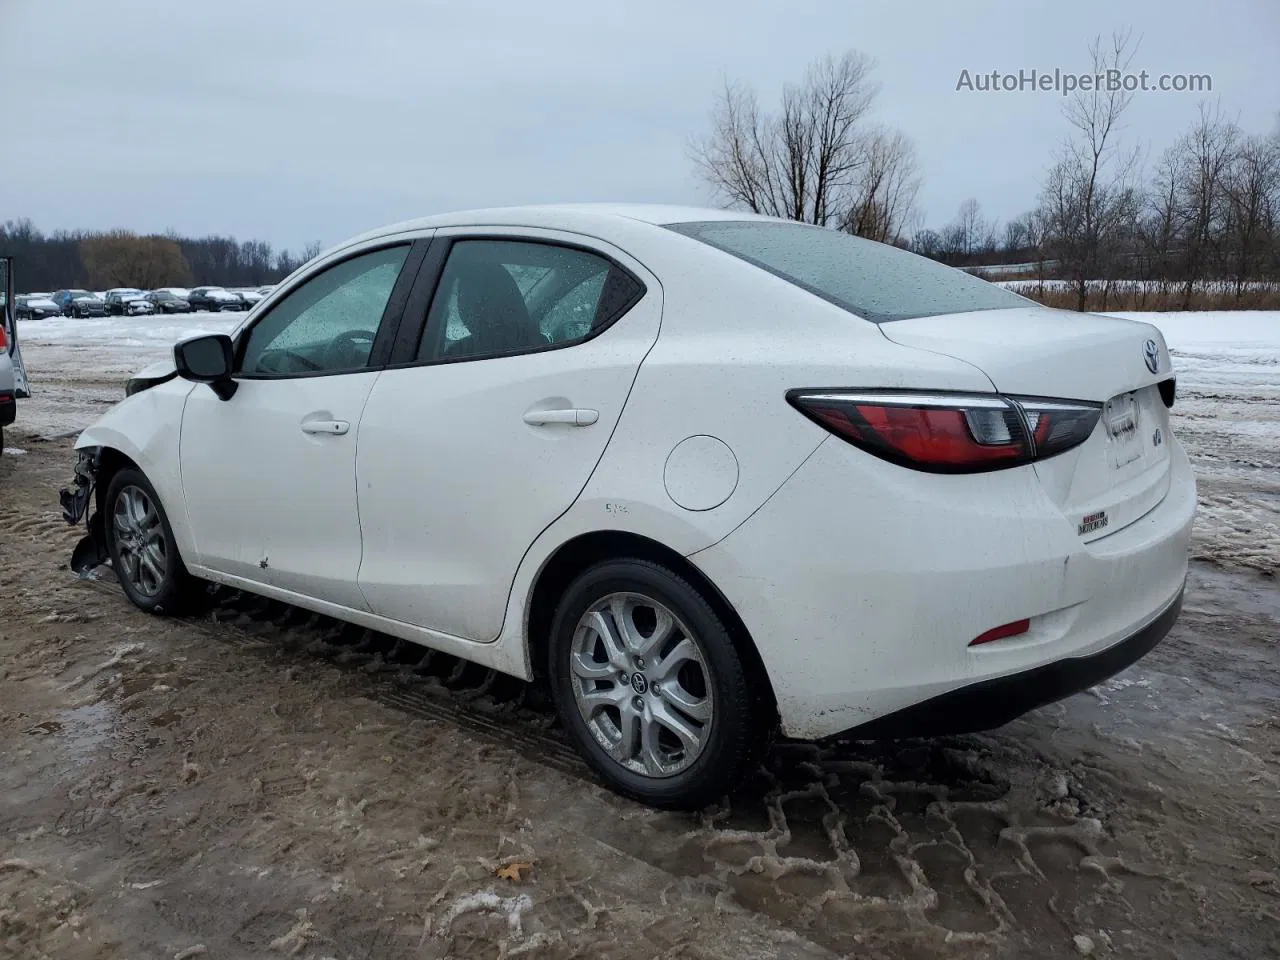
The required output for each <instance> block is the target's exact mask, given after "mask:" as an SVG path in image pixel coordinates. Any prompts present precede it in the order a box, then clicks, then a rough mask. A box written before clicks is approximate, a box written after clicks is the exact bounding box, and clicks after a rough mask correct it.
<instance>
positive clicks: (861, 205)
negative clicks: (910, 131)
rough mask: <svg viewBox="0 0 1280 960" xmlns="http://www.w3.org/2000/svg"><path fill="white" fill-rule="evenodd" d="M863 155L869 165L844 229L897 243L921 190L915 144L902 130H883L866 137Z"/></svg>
mask: <svg viewBox="0 0 1280 960" xmlns="http://www.w3.org/2000/svg"><path fill="white" fill-rule="evenodd" d="M863 153H864V157H865V160H866V162H865V165H864V166H863V168H862V172H861V176H859V178H858V180H857V182H856V183H855V184H854V185H853V189H852V191H851V192H850V201H851V202H850V205H849V207H848V210H847V212H846V213H845V216H844V220H843V222H842V223H841V224H840V226H841V228H842V229H844V230H846V231H848V232H849V233H852V234H854V235H856V236H859V237H867V238H868V239H870V240H879V241H880V242H881V243H895V242H897V241H898V240H899V239H900V238H901V236H902V233H903V230H904V228H905V227H906V223H907V220H908V218H909V217H910V216H911V212H912V210H913V208H914V207H915V201H916V193H917V192H918V191H919V190H920V177H919V175H918V174H917V172H916V156H915V145H914V144H912V142H911V140H910V138H909V137H907V136H906V135H905V134H903V133H901V132H899V131H896V130H889V129H884V128H880V129H876V130H871V131H869V132H867V133H866V134H865V135H864V136H863Z"/></svg>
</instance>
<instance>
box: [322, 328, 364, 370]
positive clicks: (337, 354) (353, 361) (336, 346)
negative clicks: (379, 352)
mask: <svg viewBox="0 0 1280 960" xmlns="http://www.w3.org/2000/svg"><path fill="white" fill-rule="evenodd" d="M375 336H376V334H375V333H374V331H372V330H347V331H344V332H343V333H340V334H338V335H337V336H336V337H334V338H333V339H332V340H330V341H329V345H328V346H327V347H325V349H324V360H325V363H324V365H325V367H326V368H327V369H330V370H332V369H341V368H343V367H354V366H361V365H363V364H364V363H365V361H366V360H368V358H369V353H370V352H371V351H372V350H373V339H374V337H375ZM365 343H367V344H368V345H369V346H368V348H367V349H362V345H363V344H365Z"/></svg>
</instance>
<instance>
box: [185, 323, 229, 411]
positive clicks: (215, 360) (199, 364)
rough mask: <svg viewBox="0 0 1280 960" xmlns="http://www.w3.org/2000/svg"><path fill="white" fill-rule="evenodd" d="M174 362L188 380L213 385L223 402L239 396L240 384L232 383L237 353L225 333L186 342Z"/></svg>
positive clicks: (194, 338)
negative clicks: (237, 390) (235, 354)
mask: <svg viewBox="0 0 1280 960" xmlns="http://www.w3.org/2000/svg"><path fill="white" fill-rule="evenodd" d="M173 362H174V365H175V366H176V367H177V369H178V376H180V377H182V378H183V379H184V380H192V381H194V382H196V383H207V384H209V386H210V387H211V388H212V389H213V392H214V393H216V394H217V395H218V396H219V398H221V399H223V400H230V399H231V398H232V396H234V395H235V392H236V387H237V386H238V384H237V383H236V382H235V381H234V380H232V379H231V367H232V364H233V362H234V351H233V349H232V346H231V338H230V337H229V336H227V335H226V334H225V333H215V334H207V335H205V336H201V337H192V338H191V339H190V340H183V341H182V342H181V343H179V344H178V345H177V346H175V347H174V348H173Z"/></svg>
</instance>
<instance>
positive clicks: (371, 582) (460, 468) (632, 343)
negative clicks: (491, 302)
mask: <svg viewBox="0 0 1280 960" xmlns="http://www.w3.org/2000/svg"><path fill="white" fill-rule="evenodd" d="M450 234H451V235H453V236H460V237H463V236H467V235H468V231H450ZM503 235H504V237H506V236H510V237H512V238H514V239H520V238H530V239H539V240H548V241H553V240H562V241H565V242H570V243H575V244H583V243H584V238H583V237H581V236H579V235H568V234H562V233H557V232H553V231H546V230H518V229H512V230H509V231H507V232H505V233H504V234H503ZM588 245H589V246H590V248H591V249H594V250H596V251H598V252H601V253H603V254H605V255H607V256H610V257H613V258H614V259H616V260H619V261H621V262H623V263H624V265H625V266H627V267H628V268H629V269H630V270H631V271H632V272H633V273H636V274H637V275H638V276H639V277H640V279H641V280H642V281H644V282H645V284H646V287H647V290H646V293H645V295H644V296H643V297H642V298H641V299H640V301H639V302H638V303H636V304H635V306H633V307H632V308H631V309H630V310H628V311H627V313H626V314H625V315H624V316H622V317H621V318H620V319H619V320H618V321H617V322H616V323H614V324H613V325H612V326H611V327H610V328H609V329H608V330H607V331H605V332H604V333H603V334H602V335H600V336H598V337H595V338H594V339H591V340H588V341H587V342H585V343H582V344H580V345H578V346H575V347H572V348H570V349H565V350H547V351H542V352H537V353H527V354H523V355H518V356H512V357H500V358H496V359H491V360H481V361H472V362H464V363H442V364H433V365H425V366H414V367H408V368H404V369H393V370H387V371H384V372H383V373H382V375H381V376H380V377H379V379H378V382H377V385H376V386H375V387H374V388H373V392H372V394H371V396H370V397H369V402H368V405H367V406H366V408H365V411H364V416H363V417H362V418H361V421H360V436H359V443H358V446H359V456H358V459H357V463H356V476H357V480H358V483H359V489H360V493H359V501H360V524H361V529H362V530H363V532H364V559H363V562H362V564H361V566H360V578H359V579H360V587H361V589H362V590H363V592H364V596H365V598H366V600H367V601H368V603H369V606H370V609H373V610H377V611H379V612H381V613H383V614H385V615H387V616H389V617H392V618H394V619H397V620H401V621H405V622H408V623H412V624H415V625H417V626H422V627H428V628H432V629H435V630H439V631H443V632H445V633H449V634H453V635H456V636H460V637H465V638H467V639H471V640H478V641H492V640H494V639H495V638H496V637H497V636H498V635H499V633H500V632H501V629H502V620H503V613H504V610H505V608H506V599H507V595H508V593H509V592H510V589H511V582H512V580H513V579H514V577H515V573H516V569H517V567H518V566H519V564H520V559H521V557H522V556H523V555H524V553H525V551H526V550H527V549H528V548H529V545H530V544H531V543H532V542H533V541H534V540H535V539H536V538H537V536H538V534H540V533H541V532H542V531H543V530H544V529H545V528H546V527H547V526H548V525H549V524H551V523H552V522H553V521H554V520H555V519H556V518H557V517H559V516H560V515H561V514H562V513H564V512H565V511H566V510H567V509H569V507H570V506H571V505H572V504H573V502H574V500H575V499H577V497H578V494H579V492H580V491H581V490H582V488H583V486H585V485H586V483H587V480H588V478H589V477H591V474H592V471H593V470H594V469H595V467H596V464H597V463H598V462H599V460H600V457H601V455H602V454H603V453H604V450H605V446H606V445H607V444H608V443H609V439H610V437H611V436H612V435H613V432H614V427H615V425H616V424H617V422H618V418H619V416H620V415H621V414H622V409H623V405H624V404H626V403H627V397H628V394H629V393H630V392H631V385H632V382H633V381H634V380H635V376H636V371H637V370H638V369H639V367H640V363H641V361H642V360H643V359H644V357H645V354H646V353H648V351H649V350H650V348H651V347H652V346H653V344H654V342H655V341H656V340H657V338H658V328H659V325H660V324H661V321H662V286H661V284H660V283H658V280H657V278H656V277H654V276H653V275H652V274H650V273H649V272H648V271H647V270H644V268H643V267H641V266H640V265H639V264H638V263H636V262H635V261H634V260H633V259H632V258H630V257H628V256H627V255H626V254H624V253H623V252H622V251H620V250H617V249H616V248H613V247H611V246H610V245H609V244H605V243H601V242H598V241H597V242H595V243H589V242H588ZM563 408H582V409H588V410H590V411H592V412H593V413H592V415H593V416H595V417H596V418H597V419H595V421H594V422H592V423H590V424H584V425H581V426H575V425H570V424H559V423H551V424H534V425H531V424H529V423H526V422H525V421H524V419H523V418H524V416H525V415H526V414H531V413H536V412H538V411H542V410H554V409H563ZM517 465H518V466H517Z"/></svg>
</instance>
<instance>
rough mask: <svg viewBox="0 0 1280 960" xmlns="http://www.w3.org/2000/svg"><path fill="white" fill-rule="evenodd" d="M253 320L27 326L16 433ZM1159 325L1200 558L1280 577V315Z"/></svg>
mask: <svg viewBox="0 0 1280 960" xmlns="http://www.w3.org/2000/svg"><path fill="white" fill-rule="evenodd" d="M244 316H245V315H244V314H242V313H237V314H209V313H196V314H191V315H189V316H184V317H165V318H149V317H127V318H126V317H113V318H109V319H98V320H70V319H51V320H32V321H27V322H24V323H23V324H21V326H20V327H19V336H20V337H21V338H22V339H21V342H22V345H23V356H24V358H25V360H26V363H27V367H28V371H29V373H30V375H31V379H32V382H33V384H34V386H35V396H34V397H33V398H32V399H31V400H29V401H27V402H26V403H24V404H23V405H22V407H21V408H20V412H19V418H20V419H19V423H18V425H17V431H19V432H21V431H25V432H30V433H35V434H37V435H42V436H46V437H48V436H58V435H62V434H67V433H71V432H75V431H78V430H80V429H82V428H83V427H84V426H85V425H86V424H88V423H89V422H91V421H92V420H93V419H94V418H96V417H97V416H98V415H99V414H100V413H101V412H102V411H104V410H105V409H106V408H107V407H108V406H110V405H111V404H113V403H115V402H117V401H118V400H119V399H121V396H122V386H123V383H124V381H125V379H126V378H127V377H128V376H129V375H130V374H132V373H134V372H135V371H137V370H139V369H140V368H142V367H143V366H145V365H147V364H149V363H152V362H154V361H156V360H159V359H163V358H165V357H167V356H169V355H170V352H169V351H170V348H171V347H172V345H173V344H174V343H175V342H177V341H178V340H181V339H183V338H184V337H188V336H192V335H194V334H196V333H200V332H230V331H231V330H233V329H234V328H235V327H236V326H238V325H239V324H240V323H241V322H242V321H243V319H244ZM1110 316H1117V317H1126V318H1129V319H1134V320H1143V321H1146V322H1148V323H1153V324H1155V325H1156V326H1157V327H1159V328H1160V330H1161V332H1162V333H1163V334H1164V336H1165V340H1166V341H1167V342H1168V344H1169V348H1170V350H1171V351H1172V353H1173V358H1174V369H1175V371H1176V373H1177V375H1178V400H1177V403H1176V405H1175V407H1174V429H1175V430H1176V431H1177V433H1178V435H1179V436H1180V437H1181V439H1182V441H1183V443H1184V444H1185V445H1186V446H1187V449H1188V452H1189V453H1190V455H1191V458H1192V461H1193V462H1194V463H1195V465H1196V472H1197V477H1198V480H1199V484H1200V514H1199V517H1198V519H1197V526H1196V534H1197V537H1196V543H1197V546H1196V549H1197V553H1198V555H1199V556H1202V557H1205V558H1207V559H1213V560H1216V561H1219V562H1224V563H1234V564H1240V565H1243V566H1248V567H1253V568H1256V569H1260V570H1270V571H1275V570H1276V569H1277V568H1280V311H1218V312H1202V313H1196V312H1187V313H1115V314H1110Z"/></svg>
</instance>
